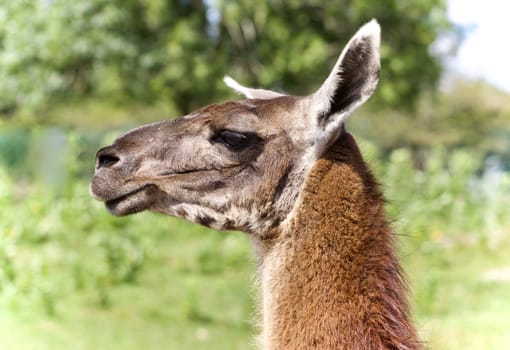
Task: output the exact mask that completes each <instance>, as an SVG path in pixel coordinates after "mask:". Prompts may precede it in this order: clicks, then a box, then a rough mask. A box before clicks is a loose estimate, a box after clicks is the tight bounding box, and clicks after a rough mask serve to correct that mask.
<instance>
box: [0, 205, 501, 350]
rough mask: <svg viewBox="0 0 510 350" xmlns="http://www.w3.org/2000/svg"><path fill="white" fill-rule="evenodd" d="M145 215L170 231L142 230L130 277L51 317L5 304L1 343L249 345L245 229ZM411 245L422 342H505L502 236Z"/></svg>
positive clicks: (487, 345) (496, 345)
mask: <svg viewBox="0 0 510 350" xmlns="http://www.w3.org/2000/svg"><path fill="white" fill-rule="evenodd" d="M148 216H149V215H148V214H142V215H139V216H138V218H137V219H136V220H142V219H144V218H145V219H147V218H148ZM149 221H151V220H149ZM152 221H156V223H157V224H158V225H161V224H162V223H164V222H166V225H167V227H168V232H167V233H166V234H163V233H162V232H155V233H153V234H152V235H153V236H152V237H149V238H150V239H154V240H155V241H157V242H158V244H157V245H154V246H153V249H152V250H151V251H150V252H149V256H150V258H149V259H148V261H147V263H146V264H145V266H144V267H143V270H142V271H141V273H140V274H139V276H138V278H137V279H136V281H135V282H133V283H124V284H119V285H115V286H112V287H110V288H109V289H108V290H107V292H106V295H100V294H101V293H98V291H97V290H96V289H90V288H89V289H87V288H84V289H83V290H81V291H78V292H76V293H72V294H69V295H65V296H63V297H62V298H60V299H59V300H58V302H57V303H56V306H55V314H54V315H53V316H48V315H47V313H45V312H44V308H43V307H41V306H38V307H35V306H34V305H33V304H24V303H14V304H12V305H10V306H8V307H7V306H5V305H3V306H2V309H3V310H2V312H0V345H1V346H0V348H1V349H8V350H11V349H13V350H25V349H30V350H34V349H41V350H42V349H51V350H58V349H108V350H115V349H119V350H120V349H122V350H129V349H155V350H158V349H246V348H250V347H251V348H254V346H253V343H254V342H253V339H254V336H255V334H256V331H255V330H254V328H253V326H252V325H253V322H252V321H253V320H254V319H255V316H254V315H255V311H254V309H255V307H254V299H256V298H255V295H256V292H255V291H254V289H253V287H252V282H253V281H252V276H253V274H254V270H255V264H254V261H253V257H252V254H253V253H252V249H251V246H250V242H249V240H248V238H247V237H246V236H245V235H244V234H241V233H235V232H234V233H225V232H215V231H210V230H206V229H203V228H199V227H197V226H194V225H190V224H187V223H184V222H182V221H180V220H176V219H172V218H155V219H152ZM404 239H405V240H408V239H409V238H404ZM404 243H406V242H404ZM411 246H412V245H411V244H404V245H403V249H402V255H403V262H404V265H405V268H406V270H407V273H408V275H409V278H410V282H411V285H412V289H413V292H414V298H413V304H414V312H415V315H416V323H417V326H418V329H419V330H420V333H421V334H422V338H423V339H424V340H425V341H426V342H427V343H428V346H429V347H430V349H437V350H441V349H452V350H455V349H463V350H468V349H488V350H490V349H495V350H496V349H501V350H503V349H508V348H510V329H509V328H508V320H510V279H509V278H508V277H509V276H506V277H505V274H504V273H503V274H502V276H499V275H498V273H497V271H499V270H501V271H503V272H504V271H505V270H504V268H508V267H510V257H509V256H508V254H507V253H506V252H508V249H509V248H510V246H509V244H508V242H503V243H502V244H501V245H500V246H499V247H498V249H492V250H491V249H488V248H484V247H480V246H474V245H466V246H455V247H444V246H442V245H441V244H440V243H437V244H435V245H429V246H427V249H425V248H420V249H416V248H410V247H411ZM495 272H496V273H495ZM500 275H501V274H500ZM494 276H496V277H494ZM36 306H37V305H36Z"/></svg>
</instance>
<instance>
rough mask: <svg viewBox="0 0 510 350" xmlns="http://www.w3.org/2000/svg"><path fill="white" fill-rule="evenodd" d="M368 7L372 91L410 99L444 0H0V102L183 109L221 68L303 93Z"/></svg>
mask: <svg viewBox="0 0 510 350" xmlns="http://www.w3.org/2000/svg"><path fill="white" fill-rule="evenodd" d="M372 17H375V18H378V20H379V21H380V22H381V25H382V26H383V28H384V34H383V35H384V41H383V47H382V61H383V66H384V67H385V68H384V70H383V73H382V79H381V81H382V82H383V83H382V86H381V88H380V93H379V94H378V96H377V97H376V100H378V102H379V103H384V104H386V105H388V104H389V105H392V106H395V105H398V106H401V105H409V104H412V103H413V101H414V100H415V98H416V97H417V96H418V94H419V92H420V91H422V90H423V89H425V88H428V87H431V86H434V84H435V83H436V81H437V79H438V77H439V72H440V69H439V63H438V58H437V57H434V56H433V55H431V54H430V52H429V49H428V48H429V46H430V44H431V43H432V42H433V41H434V40H435V39H436V37H437V36H438V35H439V34H441V33H443V32H447V31H450V30H451V26H450V24H449V23H448V21H447V20H446V17H445V10H444V1H443V0H427V1H417V0H415V1H403V0H392V1H385V2H381V3H369V2H367V1H364V0H357V1H345V0H335V1H328V2H327V3H323V2H320V1H317V0H307V1H290V0H286V1H262V0H258V1H236V2H234V1H223V0H221V1H220V0H218V1H208V2H204V1H179V0H172V1H162V0H144V1H135V0H128V1H125V0H123V1H121V0H75V1H66V0H53V1H40V0H23V1H10V0H2V1H0V80H1V81H2V85H1V86H0V112H2V114H12V113H15V115H17V116H18V117H26V116H32V117H34V118H40V115H41V114H40V113H39V114H37V115H34V114H33V112H34V111H42V110H44V109H45V108H46V109H47V108H50V109H53V108H54V106H55V104H62V103H65V104H67V103H69V101H73V100H74V101H76V100H79V99H83V98H87V99H89V98H92V99H103V100H107V101H109V103H112V104H123V103H126V102H130V103H133V102H136V103H138V104H160V105H164V106H166V107H165V108H167V109H169V110H171V111H175V112H177V113H181V114H182V113H186V112H189V111H190V110H192V109H195V108H197V107H199V106H202V105H204V104H207V103H211V102H213V101H216V100H218V99H220V98H222V97H224V96H225V95H226V93H227V92H226V91H227V90H226V89H225V88H224V87H222V86H221V85H222V83H221V77H222V76H223V75H224V74H228V73H230V74H232V75H234V76H236V77H237V78H239V79H240V80H241V81H243V82H245V83H250V84H254V85H264V86H267V87H275V88H281V89H296V90H295V91H292V92H295V93H305V92H306V93H307V92H309V91H311V88H313V87H315V86H316V85H317V84H318V83H319V82H320V79H323V78H324V77H325V76H326V74H327V73H328V69H329V68H330V67H331V66H332V65H333V63H334V61H335V60H336V58H337V57H338V54H339V51H340V50H341V48H342V46H343V45H344V44H345V43H346V41H347V40H348V39H349V38H350V36H351V35H352V34H353V33H354V31H355V30H356V28H357V27H359V26H360V25H361V24H363V23H365V22H367V21H368V20H369V19H371V18H372ZM305 28H306V30H305ZM375 104H377V102H375Z"/></svg>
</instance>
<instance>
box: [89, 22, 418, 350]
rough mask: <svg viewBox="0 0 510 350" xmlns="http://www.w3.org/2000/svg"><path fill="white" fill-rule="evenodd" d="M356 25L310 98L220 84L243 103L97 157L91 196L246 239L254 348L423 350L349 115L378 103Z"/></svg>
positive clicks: (159, 129)
mask: <svg viewBox="0 0 510 350" xmlns="http://www.w3.org/2000/svg"><path fill="white" fill-rule="evenodd" d="M379 46H380V27H379V25H378V23H377V22H376V21H375V20H372V21H371V22H369V23H367V24H365V25H364V26H363V27H361V29H359V31H358V32H357V33H356V34H355V35H354V36H353V37H352V39H351V40H350V41H349V42H348V44H347V45H346V47H345V48H344V50H343V51H342V53H341V55H340V57H339V59H338V61H337V62H336V64H335V66H334V67H333V70H332V71H331V73H330V74H329V76H328V77H327V79H326V80H325V81H324V83H323V84H322V85H321V86H320V88H319V89H318V90H317V91H316V92H314V93H313V94H311V95H309V96H304V97H297V96H289V95H285V94H281V93H278V92H273V91H269V90H263V89H253V88H248V87H245V86H243V85H241V84H239V83H237V82H236V81H235V80H233V79H232V78H228V77H227V78H226V79H225V82H226V84H227V85H229V86H230V87H232V88H234V89H235V90H237V91H238V92H239V93H241V94H243V95H245V96H246V99H245V100H240V101H231V102H225V103H221V104H215V105H210V106H207V107H204V108H202V109H200V110H198V111H196V112H194V113H191V114H188V115H186V116H184V117H182V118H179V119H176V120H170V121H163V122H159V123H154V124H150V125H146V126H142V127H139V128H136V129H134V130H132V131H129V132H127V133H126V134H124V135H121V136H120V137H119V138H118V139H117V140H116V141H115V142H114V143H113V144H112V145H111V146H108V147H105V148H102V149H101V150H99V151H98V153H97V156H96V172H95V175H94V177H93V178H92V182H91V186H90V188H91V193H92V194H93V195H94V196H95V197H96V198H97V199H99V200H101V201H104V202H105V205H106V207H107V208H108V210H109V211H110V212H111V213H113V214H114V215H117V216H122V215H128V214H132V213H136V212H139V211H143V210H152V211H155V212H159V213H163V214H167V215H173V216H177V217H181V218H184V219H187V220H189V221H192V222H195V223H198V224H201V225H205V226H208V227H211V228H214V229H222V230H240V231H244V232H246V233H247V234H248V235H249V236H250V237H251V239H252V241H253V244H254V246H255V248H256V254H257V258H258V275H259V279H260V286H261V289H262V293H261V296H262V301H261V304H262V305H261V311H262V312H261V313H262V334H261V335H260V347H261V348H262V349H267V350H269V349H278V350H280V349H302V350H305V349H419V348H421V346H420V343H419V341H418V340H417V336H416V332H415V330H414V328H413V325H412V323H411V321H410V316H409V307H408V302H407V299H406V287H405V283H404V281H403V279H402V276H401V269H400V265H399V262H398V260H397V257H396V254H395V249H394V247H393V239H394V237H393V234H392V231H391V229H390V228H389V225H388V223H387V220H386V218H385V216H384V212H383V205H384V199H383V196H382V194H381V192H380V191H379V189H378V186H377V183H376V181H375V179H374V178H373V176H372V175H371V173H370V171H369V170H368V168H367V166H366V164H365V162H364V161H363V158H362V156H361V153H360V151H359V149H358V147H357V145H356V142H355V140H354V138H353V136H352V135H351V134H349V133H348V132H347V131H346V130H345V127H344V122H345V120H346V118H347V116H348V115H349V114H350V113H351V112H352V111H353V110H354V109H355V108H357V107H358V106H360V105H361V104H362V103H364V102H365V101H366V100H367V99H368V98H369V97H370V95H371V94H372V93H373V91H374V89H375V87H376V85H377V82H378V79H379V71H380V63H379V62H380V59H379Z"/></svg>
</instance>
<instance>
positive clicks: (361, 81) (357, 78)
mask: <svg viewBox="0 0 510 350" xmlns="http://www.w3.org/2000/svg"><path fill="white" fill-rule="evenodd" d="M380 33H381V29H380V26H379V24H378V23H377V21H376V20H375V19H373V20H371V21H370V22H368V23H367V24H365V25H364V26H363V27H361V28H360V29H359V30H358V32H357V33H356V34H355V35H354V36H353V37H352V39H351V40H350V41H349V43H348V44H347V45H346V46H345V48H344V50H343V51H342V54H341V55H340V57H339V58H338V61H337V62H336V64H335V66H334V68H333V70H332V71H331V73H330V74H329V76H328V78H327V79H326V80H325V81H324V83H323V84H322V86H321V87H320V88H319V89H318V90H317V91H316V92H315V93H314V94H313V95H311V96H310V98H311V104H310V108H311V113H310V115H311V116H313V118H317V119H318V120H317V122H318V123H317V125H318V127H319V128H320V129H321V132H322V131H326V130H329V131H331V132H332V133H333V134H336V133H337V132H338V131H339V130H340V128H341V127H342V124H343V122H344V121H345V119H346V118H347V117H348V116H349V114H350V113H351V112H352V111H353V110H354V109H356V108H357V107H359V106H360V105H361V104H363V103H364V102H365V101H366V100H367V99H368V98H369V97H370V96H371V95H372V93H373V92H374V90H375V87H376V85H377V82H378V80H379V72H380V67H381V65H380V58H379V46H380V41H381V39H380V35H381V34H380ZM335 131H336V132H335ZM324 136H325V135H324ZM328 137H329V136H326V138H328Z"/></svg>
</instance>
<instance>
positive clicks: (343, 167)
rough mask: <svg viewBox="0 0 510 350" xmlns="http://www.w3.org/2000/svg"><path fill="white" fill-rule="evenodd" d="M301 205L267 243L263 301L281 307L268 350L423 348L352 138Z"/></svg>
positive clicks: (311, 180) (311, 181) (376, 195)
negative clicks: (269, 301)
mask: <svg viewBox="0 0 510 350" xmlns="http://www.w3.org/2000/svg"><path fill="white" fill-rule="evenodd" d="M300 200H301V204H300V205H299V207H298V209H297V212H296V214H295V215H294V217H293V218H292V219H291V221H290V223H289V225H288V226H287V227H281V232H279V233H278V234H277V236H276V237H275V238H274V239H272V240H268V241H264V242H260V244H262V245H263V246H264V249H263V252H264V253H263V256H262V284H263V285H262V287H263V289H264V297H268V296H269V295H271V298H273V299H274V300H273V301H272V302H271V306H270V307H268V309H267V310H265V312H269V313H270V315H265V319H266V320H267V323H268V324H269V325H270V328H269V329H266V330H265V332H266V333H265V334H264V340H263V341H264V343H265V344H264V346H265V348H266V349H417V348H420V346H419V343H418V341H417V337H416V334H415V331H414V329H413V327H412V325H411V323H410V321H409V311H408V303H407V301H406V297H405V295H406V293H405V287H404V283H403V281H402V277H401V272H400V266H399V264H398V261H397V258H396V256H395V254H394V249H393V234H392V233H391V230H390V229H389V227H388V224H387V222H386V219H385V217H384V214H383V203H384V200H383V197H382V195H381V193H380V192H379V190H378V188H377V184H376V182H375V180H374V178H373V176H372V175H371V174H370V172H369V171H368V169H367V167H366V165H365V164H364V162H363V160H362V158H361V155H360V153H359V150H358V148H357V146H356V143H355V141H354V139H353V138H352V137H351V136H350V135H349V134H346V133H344V134H343V135H342V137H341V138H340V139H339V140H338V141H337V142H336V144H335V145H334V146H333V147H332V148H331V149H330V151H329V152H328V153H327V154H326V155H325V156H324V157H323V158H321V159H319V160H318V161H317V162H316V164H315V165H314V166H313V168H312V170H311V172H310V174H309V175H308V178H307V180H306V182H305V187H304V190H303V193H302V197H301V198H300ZM275 233H276V232H275ZM270 265H273V266H270ZM264 274H270V276H264Z"/></svg>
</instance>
